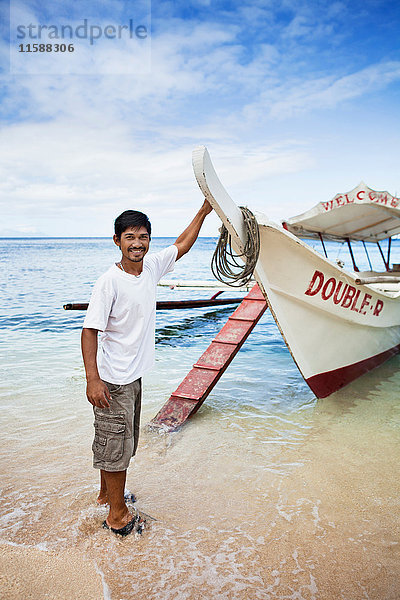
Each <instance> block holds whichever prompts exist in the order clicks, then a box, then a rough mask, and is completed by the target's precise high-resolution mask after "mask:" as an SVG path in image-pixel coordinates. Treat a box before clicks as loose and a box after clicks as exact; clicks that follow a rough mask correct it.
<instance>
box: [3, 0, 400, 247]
mask: <svg viewBox="0 0 400 600" xmlns="http://www.w3.org/2000/svg"><path fill="white" fill-rule="evenodd" d="M140 2H141V4H139V0H138V2H134V1H130V2H126V1H125V2H124V1H119V0H99V1H97V2H94V1H81V2H76V1H75V2H74V1H71V0H69V1H66V0H64V1H63V2H60V1H59V0H51V1H50V0H45V1H44V0H40V1H39V0H30V1H27V2H23V1H14V0H11V3H10V4H11V16H12V27H13V26H14V25H15V23H16V22H19V23H26V24H27V23H29V22H33V23H41V24H46V23H47V24H50V23H66V22H70V23H73V24H75V25H76V24H79V23H81V22H82V21H83V19H85V18H86V19H89V20H90V22H93V23H98V24H102V25H105V24H107V23H114V24H118V23H125V22H127V20H128V19H130V18H133V19H134V20H135V21H136V20H140V19H146V18H147V16H146V8H147V7H148V6H149V5H148V3H147V2H146V0H140ZM2 10H3V23H4V22H5V21H7V19H8V16H7V10H6V3H3V4H2ZM399 29H400V4H399V2H398V1H385V0H381V1H378V0H364V1H362V2H361V1H359V0H353V1H349V0H346V1H345V2H341V1H338V2H322V1H304V0H284V1H280V2H278V1H274V0H251V1H245V0H244V1H243V2H236V1H231V2H223V1H211V0H198V1H194V0H193V1H190V0H189V1H174V2H169V1H168V0H167V1H162V2H161V1H158V2H157V1H156V0H153V2H152V6H151V38H150V37H149V39H148V40H146V43H145V44H146V45H145V44H143V45H142V46H141V47H140V49H139V50H138V55H137V59H138V60H139V63H140V64H139V63H134V62H132V46H130V45H129V43H127V41H126V40H114V41H111V40H106V39H101V40H99V41H98V42H97V43H95V44H94V45H93V46H90V45H89V42H88V41H87V40H79V41H77V40H75V42H77V43H76V44H75V45H76V50H75V52H74V54H73V56H72V55H71V56H70V57H68V56H66V57H64V58H66V59H69V60H70V62H69V63H65V64H66V65H67V66H66V68H65V69H64V71H65V72H61V71H62V69H61V68H58V67H57V66H56V67H54V63H53V64H52V63H51V60H52V59H53V58H54V56H51V57H49V56H44V55H41V56H36V55H35V56H24V55H21V54H20V55H18V56H17V55H16V54H14V57H16V58H17V59H18V60H19V61H20V62H19V64H20V65H21V64H22V63H21V61H22V60H23V59H24V60H25V58H26V63H24V65H25V66H24V65H23V68H22V71H24V69H25V72H21V73H19V72H17V71H18V69H16V68H15V67H13V72H11V73H10V72H9V64H8V60H9V41H8V39H7V35H6V33H7V32H6V30H5V29H4V30H3V38H2V42H1V45H0V58H1V60H2V65H3V73H2V95H1V106H0V110H1V113H0V114H1V122H2V126H1V132H0V135H1V136H2V144H1V153H2V157H1V162H0V164H1V171H2V172H1V174H0V175H1V176H0V201H1V203H2V209H1V210H2V217H3V218H2V222H1V224H0V235H3V236H7V235H10V236H13V235H55V236H57V235H65V236H85V235H87V236H96V235H100V236H106V235H111V233H112V222H113V219H114V218H115V216H116V215H117V214H119V213H120V212H121V211H122V210H125V209H126V208H136V209H138V210H143V211H144V212H147V214H148V215H149V217H150V218H151V220H152V222H153V228H154V234H155V235H171V236H174V235H178V234H179V233H180V231H181V230H182V229H183V228H184V227H185V226H186V224H187V223H188V221H189V220H190V218H191V217H192V215H193V214H194V213H195V211H196V210H197V207H198V206H199V205H200V203H201V201H202V198H201V194H200V191H199V189H198V187H197V184H196V182H195V179H194V176H193V173H192V167H191V151H192V148H193V147H195V146H196V145H198V144H205V145H206V146H207V147H208V149H209V151H210V154H211V156H212V158H213V161H214V165H215V167H216V170H217V172H218V173H219V175H220V178H221V180H222V182H223V183H224V185H225V187H226V188H227V190H228V191H229V193H230V194H231V196H232V197H233V199H234V200H235V201H236V202H237V203H238V204H245V205H248V206H249V207H250V208H253V209H256V210H261V211H262V212H265V213H266V214H267V215H269V216H270V217H271V218H272V219H273V220H275V221H278V220H280V219H281V218H286V217H290V216H293V215H294V214H297V213H300V212H303V211H304V210H306V209H308V208H310V207H311V206H312V205H314V204H315V203H317V202H319V201H321V200H323V201H325V200H329V199H330V198H332V197H333V196H334V195H335V194H336V193H338V192H346V191H348V190H350V189H352V188H353V187H355V186H356V185H357V184H358V183H359V182H360V181H361V180H364V181H365V182H366V183H367V184H368V185H369V186H370V187H371V188H373V189H377V190H383V189H387V190H388V191H389V192H391V193H392V194H393V195H399V194H400V181H399V176H398V147H399V132H400V118H399V113H400V111H399V107H400V85H399V82H400V55H399V54H400V53H399V45H400V43H399V34H398V32H399ZM11 33H13V32H11ZM25 41H27V40H25ZM150 43H151V64H150V67H149V64H147V63H146V60H147V59H148V58H149V56H150ZM11 45H12V49H13V52H14V53H15V52H16V46H17V42H16V40H15V39H12V41H11ZM136 48H137V46H136ZM144 49H145V50H144ZM142 51H143V52H144V54H140V53H141V52H142ZM37 58H40V59H41V63H40V69H39V71H40V73H39V74H37V73H36V74H31V73H30V71H29V69H30V67H29V66H26V65H32V64H33V62H32V61H33V60H35V61H36V59H37ZM28 59H29V60H30V61H31V62H28ZM46 61H47V62H46ZM72 61H74V65H75V74H69V73H68V65H71V64H72ZM145 63H146V65H145ZM12 64H13V63H12ZM57 64H58V63H57ZM36 65H38V63H37V62H36ZM132 65H133V67H132ZM142 65H145V66H143V68H142ZM132 69H133V70H132ZM36 70H37V69H36ZM33 71H35V69H33ZM218 225H219V223H218V219H217V218H216V216H213V217H211V218H209V219H208V221H207V224H206V226H205V228H204V229H203V234H204V235H216V234H217V227H218Z"/></svg>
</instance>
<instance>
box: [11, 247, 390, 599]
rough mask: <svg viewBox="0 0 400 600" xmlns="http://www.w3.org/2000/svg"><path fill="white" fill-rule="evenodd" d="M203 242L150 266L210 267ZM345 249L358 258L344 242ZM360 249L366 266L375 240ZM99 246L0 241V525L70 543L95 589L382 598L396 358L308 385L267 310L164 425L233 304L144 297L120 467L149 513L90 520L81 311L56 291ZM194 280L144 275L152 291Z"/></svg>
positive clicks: (51, 543) (134, 593)
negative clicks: (91, 571)
mask: <svg viewBox="0 0 400 600" xmlns="http://www.w3.org/2000/svg"><path fill="white" fill-rule="evenodd" d="M172 241H173V240H167V239H155V240H153V242H152V249H153V250H156V249H158V248H162V247H164V246H165V245H167V244H169V243H171V242H172ZM397 245H398V242H396V243H395V244H394V246H395V251H396V250H397ZM328 246H329V247H330V245H329V244H328ZM214 247H215V240H213V239H207V238H205V239H201V240H199V241H198V242H197V243H196V245H195V247H194V248H193V250H192V251H191V252H190V253H189V255H187V256H186V257H184V258H183V259H182V260H181V261H179V262H178V263H177V267H176V270H175V272H174V273H173V274H170V275H168V279H172V278H176V279H212V276H211V273H210V268H209V265H210V260H211V255H212V252H213V249H214ZM316 247H317V248H318V245H317V244H316ZM333 252H334V254H333V255H332V258H341V259H346V258H347V259H348V256H347V251H346V249H345V248H341V249H340V251H339V253H338V251H337V250H333ZM356 256H357V257H358V259H359V260H360V265H359V266H360V268H361V269H364V268H365V269H367V268H368V266H367V262H366V258H365V255H364V251H363V249H362V247H361V248H360V249H357V250H356ZM371 257H372V260H373V261H374V262H375V263H376V265H378V264H379V254H378V252H377V250H376V249H372V250H371ZM116 260H118V253H117V250H116V248H115V246H114V244H113V243H112V241H111V240H106V239H57V240H55V239H54V240H53V239H37V240H36V239H33V240H31V239H25V240H0V264H1V268H2V269H1V271H2V274H3V276H2V286H1V288H0V306H1V310H0V349H1V355H2V364H1V370H2V377H1V384H0V397H1V406H2V410H1V429H2V444H1V447H0V457H1V465H2V466H1V503H0V526H1V533H0V539H1V541H3V542H5V543H8V544H16V545H24V546H34V547H38V548H41V549H43V550H45V549H48V550H50V549H52V550H62V549H65V548H71V547H73V548H77V549H79V550H81V551H82V552H84V553H85V555H86V556H88V557H89V558H91V559H92V560H93V561H94V562H95V563H96V565H97V566H98V568H99V569H100V570H102V572H103V573H104V575H105V579H106V581H107V583H108V585H109V588H110V590H111V597H112V598H113V599H114V598H115V599H117V598H124V599H125V598H150V599H153V598H154V599H155V598H157V599H158V598H162V599H163V600H164V599H179V600H181V599H186V598H187V599H196V600H197V599H198V598H203V597H204V598H218V599H221V600H222V599H225V598H226V599H229V600H230V599H236V598H238V599H243V598H246V599H247V598H249V599H251V600H253V599H258V598H260V599H263V600H264V599H269V598H282V599H284V598H293V599H300V600H301V599H311V598H318V599H321V600H330V599H331V598H332V599H335V600H336V598H345V599H348V600H358V598H360V599H361V598H369V599H373V600H378V599H379V600H382V599H385V600H389V599H392V598H393V600H394V599H397V598H399V597H400V586H399V584H398V572H399V567H400V560H399V559H400V556H399V554H400V553H399V549H400V545H399V525H398V514H399V501H398V498H399V497H400V493H399V492H400V489H399V488H400V485H399V482H398V476H397V474H398V462H399V459H400V443H399V429H400V414H399V403H398V389H399V384H400V376H399V365H400V360H399V357H395V358H394V359H392V360H391V361H389V362H387V363H386V364H385V365H383V366H382V367H380V368H379V369H377V370H375V371H374V372H372V373H369V374H367V375H366V376H364V377H363V378H361V379H359V380H358V381H356V382H355V383H354V384H352V385H350V386H348V387H347V388H345V389H344V390H342V391H340V392H337V393H336V394H333V395H332V396H330V397H329V398H327V399H324V400H319V401H317V400H316V399H315V398H314V396H313V394H312V393H311V391H310V390H309V388H308V387H307V386H306V384H305V383H304V381H303V379H302V377H301V375H300V374H299V372H298V371H297V368H296V367H295V365H294V363H293V361H292V359H291V357H290V354H289V352H288V351H287V349H286V346H285V345H284V343H283V341H282V339H281V337H280V335H279V332H278V329H277V327H276V325H275V323H274V322H273V320H272V318H271V315H270V314H269V313H268V312H267V313H265V315H264V316H263V318H262V319H261V321H260V322H259V324H258V325H257V327H256V328H255V330H254V331H253V333H252V334H251V336H250V338H249V339H248V341H247V342H246V344H245V345H244V347H243V348H242V350H241V351H240V352H239V354H238V355H237V357H236V358H235V360H234V361H233V363H232V365H231V366H230V367H229V369H228V370H227V372H226V373H225V374H224V376H223V377H222V379H221V381H220V382H219V383H218V385H217V386H216V388H215V389H214V390H213V392H212V393H211V395H210V397H209V398H208V400H207V402H206V403H205V404H204V405H203V407H202V408H201V410H200V411H199V412H198V413H197V415H196V416H195V417H194V418H192V419H191V421H190V422H188V424H187V425H185V427H184V428H182V429H181V430H180V431H179V432H177V433H174V434H171V435H159V434H155V433H151V432H149V431H148V430H146V428H145V425H146V423H148V422H149V421H150V420H151V418H152V417H153V416H154V415H155V414H156V413H157V411H158V410H159V408H161V406H162V405H163V403H164V402H165V401H166V400H167V398H168V397H169V395H170V394H171V392H172V391H173V390H174V389H175V388H176V387H177V385H178V384H179V383H180V381H181V380H182V378H183V377H184V376H185V375H186V373H187V372H188V370H189V369H190V367H191V366H192V364H193V363H194V362H196V360H197V358H198V357H199V356H200V354H201V353H202V351H203V350H204V349H205V348H206V347H207V346H208V344H209V343H210V341H211V340H212V339H213V337H215V335H216V334H217V333H218V331H219V330H220V328H221V327H222V325H223V324H224V323H225V321H226V319H227V318H228V316H229V314H230V313H231V311H232V310H233V308H232V307H226V308H221V309H219V310H214V309H213V310H211V309H192V310H187V311H184V310H180V311H164V312H162V311H160V312H158V314H157V326H156V327H157V329H156V340H157V349H156V366H155V368H154V370H153V371H152V373H151V374H149V375H147V376H146V377H145V381H144V409H143V418H142V434H141V441H140V445H139V451H138V455H137V458H136V460H135V462H134V463H133V464H132V466H131V468H130V471H129V475H128V483H129V486H130V487H131V488H132V489H133V490H134V491H135V493H136V494H137V496H138V507H139V509H141V510H143V511H145V512H146V513H148V514H151V515H152V516H153V517H155V518H156V519H157V521H155V522H153V524H152V526H151V528H149V529H148V530H147V531H145V533H144V535H143V537H142V538H141V539H134V538H129V539H126V540H124V541H121V540H116V539H114V538H113V537H111V536H110V535H108V534H107V533H106V532H104V530H102V529H101V527H100V525H101V521H102V519H104V516H105V512H104V511H105V509H103V508H99V507H96V506H95V503H94V500H95V497H96V486H97V473H96V472H94V471H93V470H92V468H91V453H90V445H91V438H92V414H91V407H90V405H89V404H88V403H87V401H86V399H85V381H84V371H83V366H82V362H81V357H80V348H79V338H80V329H81V326H82V321H83V317H84V313H83V312H69V311H64V310H63V308H62V306H63V304H65V303H67V302H85V301H87V300H88V299H89V296H90V290H91V286H92V285H93V282H94V281H95V279H96V278H97V277H98V276H99V275H100V274H101V273H102V272H103V271H104V270H106V269H107V268H108V267H109V265H110V264H111V263H112V262H113V261H116ZM361 261H364V264H363V263H362V262H361ZM395 262H396V261H395ZM397 262H400V260H398V261H397ZM211 294H212V292H207V291H200V292H193V291H186V292H182V291H177V290H169V289H166V288H160V290H159V298H160V299H169V298H170V299H181V298H186V297H193V296H194V295H195V296H196V297H199V298H200V297H208V296H210V295H211ZM227 294H229V295H231V294H230V293H229V292H227ZM234 295H237V293H236V292H234Z"/></svg>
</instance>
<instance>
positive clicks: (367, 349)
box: [193, 146, 400, 398]
mask: <svg viewBox="0 0 400 600" xmlns="http://www.w3.org/2000/svg"><path fill="white" fill-rule="evenodd" d="M193 169H194V173H195V177H196V179H197V182H198V184H199V186H200V189H201V191H202V192H203V194H204V196H205V198H207V200H209V202H210V203H211V205H212V206H213V208H214V210H215V211H216V213H217V214H218V216H219V217H220V219H221V221H222V222H223V224H224V225H225V227H226V229H227V230H228V232H229V234H230V236H231V246H232V248H233V250H234V251H235V252H236V253H237V254H238V255H240V254H242V253H243V251H244V247H245V244H246V241H247V230H246V226H245V221H244V218H243V212H242V210H241V209H240V208H239V207H238V206H237V205H236V204H235V203H234V202H233V200H232V199H231V198H230V196H229V194H228V192H227V191H226V190H225V188H224V186H223V185H222V183H221V182H220V180H219V178H218V176H217V174H216V172H215V169H214V167H213V164H212V162H211V158H210V155H209V153H208V151H207V149H206V147H205V146H199V147H197V148H196V149H195V150H194V151H193ZM254 215H255V218H256V220H257V223H258V228H259V240H260V245H259V255H258V259H257V262H256V265H255V270H254V277H255V280H256V281H257V283H258V285H259V287H260V289H261V290H262V292H263V294H264V297H265V299H266V302H267V304H268V307H269V309H270V311H271V313H272V315H273V317H274V319H275V321H276V324H277V326H278V328H279V330H280V332H281V334H282V337H283V340H284V341H285V343H286V345H287V347H288V349H289V352H290V354H291V356H292V358H293V360H294V361H295V363H296V365H297V367H298V369H299V371H300V373H301V374H302V376H303V378H304V380H305V381H306V383H307V384H308V386H309V387H310V388H311V390H312V392H313V393H314V394H315V396H317V397H318V398H324V397H327V396H329V395H330V394H332V393H333V392H335V391H337V390H339V389H341V388H343V387H344V386H346V385H347V384H349V383H350V382H352V381H354V380H355V379H357V378H358V377H360V376H361V375H363V374H365V373H367V372H368V371H370V370H371V369H373V368H375V367H377V366H378V365H380V364H382V363H383V362H384V361H386V360H387V359H389V358H390V357H392V356H393V355H395V354H396V353H398V352H399V351H400V271H396V269H398V268H399V265H393V266H392V267H390V249H391V239H392V237H393V236H396V235H398V234H400V199H399V198H396V197H394V196H392V195H391V194H389V193H388V192H376V191H374V190H372V189H371V188H369V187H368V186H367V185H365V184H364V183H360V184H359V185H358V186H357V187H356V188H354V189H353V190H351V191H350V192H347V193H345V194H337V195H336V196H335V197H334V198H333V199H332V200H329V201H326V202H320V203H318V204H317V205H316V206H314V207H313V208H311V209H310V210H308V211H306V212H305V213H303V214H300V215H297V216H295V217H293V218H290V219H287V220H285V221H283V222H282V223H281V224H276V223H274V222H272V221H271V220H270V219H269V218H268V217H267V216H266V215H264V214H261V213H254ZM310 239H311V240H319V241H320V242H321V246H322V249H323V252H318V251H317V250H315V249H314V248H312V247H311V246H310V245H309V244H308V243H306V241H305V240H310ZM325 240H331V241H332V240H333V241H338V242H343V241H344V242H345V243H346V244H347V245H348V247H349V251H350V254H351V257H352V263H353V265H352V266H353V268H352V270H347V269H344V268H343V264H342V263H340V262H337V261H335V260H331V259H330V258H329V257H328V255H327V252H326V245H325ZM383 240H387V248H388V252H387V257H385V255H384V252H383V248H382V245H381V243H382V241H383ZM355 241H359V242H362V243H363V244H364V247H365V248H366V246H365V243H366V242H375V243H377V244H378V247H379V249H380V252H381V254H382V257H383V260H384V271H374V270H373V268H372V266H371V268H370V270H369V271H359V270H358V267H357V264H356V261H355V258H354V254H353V251H352V243H353V242H355Z"/></svg>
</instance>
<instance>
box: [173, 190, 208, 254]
mask: <svg viewBox="0 0 400 600" xmlns="http://www.w3.org/2000/svg"><path fill="white" fill-rule="evenodd" d="M211 211H212V206H211V204H210V203H209V202H208V200H204V203H203V206H202V207H201V208H200V210H199V212H198V213H197V215H196V216H195V218H194V219H193V221H192V222H191V223H190V225H188V227H186V229H185V231H184V232H183V233H181V235H180V236H179V237H178V238H177V240H176V242H175V243H174V245H175V246H176V247H177V248H178V256H177V259H176V260H179V259H180V258H181V256H183V255H184V254H186V252H189V250H190V248H191V247H192V246H193V244H194V243H195V241H196V240H197V238H198V236H199V232H200V229H201V226H202V225H203V223H204V219H205V218H206V216H207V215H209V214H210V212H211Z"/></svg>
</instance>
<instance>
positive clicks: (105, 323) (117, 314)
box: [83, 246, 178, 385]
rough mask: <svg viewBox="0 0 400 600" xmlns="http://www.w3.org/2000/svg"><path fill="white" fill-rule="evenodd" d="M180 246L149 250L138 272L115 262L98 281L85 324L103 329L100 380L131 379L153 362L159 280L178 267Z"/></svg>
mask: <svg viewBox="0 0 400 600" xmlns="http://www.w3.org/2000/svg"><path fill="white" fill-rule="evenodd" d="M177 254H178V248H177V247H176V246H168V248H164V250H161V252H157V253H155V254H146V255H145V257H144V259H143V271H142V273H141V274H140V275H138V276H135V275H131V274H130V273H125V272H124V271H121V269H120V268H119V267H117V265H115V264H114V265H112V267H110V268H109V269H108V271H106V272H105V273H104V274H103V275H101V277H99V279H98V280H97V281H96V283H95V285H94V288H93V292H92V296H91V298H90V302H89V307H88V310H87V313H86V317H85V320H84V323H83V327H85V328H88V329H98V330H99V331H102V332H103V333H102V335H101V344H100V347H99V354H98V358H97V363H98V370H99V375H100V377H101V379H103V380H104V381H108V382H109V383H115V384H117V385H123V384H126V383H131V382H132V381H135V380H136V379H138V378H139V377H142V375H143V374H144V373H145V372H146V371H148V370H149V369H150V368H151V367H152V366H153V364H154V345H155V342H154V338H155V320H156V288H157V283H158V282H159V281H160V279H161V277H163V276H164V275H165V274H166V273H169V272H170V271H173V270H174V265H175V261H176V257H177Z"/></svg>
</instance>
